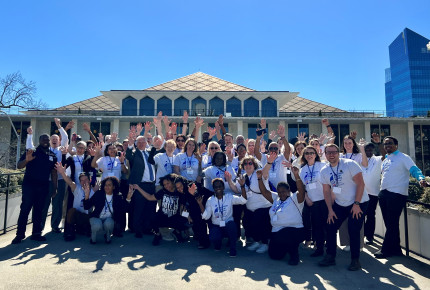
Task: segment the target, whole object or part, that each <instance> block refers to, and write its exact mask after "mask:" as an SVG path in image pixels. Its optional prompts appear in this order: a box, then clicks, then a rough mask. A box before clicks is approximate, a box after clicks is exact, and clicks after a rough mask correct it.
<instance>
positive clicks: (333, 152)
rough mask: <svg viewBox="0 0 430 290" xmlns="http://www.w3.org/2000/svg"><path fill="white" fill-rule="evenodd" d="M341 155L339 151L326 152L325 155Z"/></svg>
mask: <svg viewBox="0 0 430 290" xmlns="http://www.w3.org/2000/svg"><path fill="white" fill-rule="evenodd" d="M336 154H339V151H326V152H325V155H336Z"/></svg>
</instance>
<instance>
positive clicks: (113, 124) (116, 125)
mask: <svg viewBox="0 0 430 290" xmlns="http://www.w3.org/2000/svg"><path fill="white" fill-rule="evenodd" d="M110 131H111V132H117V133H119V119H115V120H113V121H112V122H111V123H110Z"/></svg>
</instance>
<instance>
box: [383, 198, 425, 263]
mask: <svg viewBox="0 0 430 290" xmlns="http://www.w3.org/2000/svg"><path fill="white" fill-rule="evenodd" d="M407 214H408V237H409V249H410V250H411V251H413V252H415V253H418V254H420V255H422V256H424V257H426V258H429V259H430V215H429V214H427V213H422V212H419V211H418V209H416V208H412V207H408V208H407ZM403 215H404V212H402V215H401V216H400V244H401V245H402V247H405V223H404V221H405V220H404V216H403ZM375 234H377V235H378V236H381V237H384V236H385V225H384V220H383V218H382V213H381V209H380V208H379V205H378V208H377V209H376V228H375Z"/></svg>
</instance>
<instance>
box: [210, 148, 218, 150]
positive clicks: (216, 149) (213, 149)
mask: <svg viewBox="0 0 430 290" xmlns="http://www.w3.org/2000/svg"><path fill="white" fill-rule="evenodd" d="M209 149H211V150H217V149H218V147H211V148H209Z"/></svg>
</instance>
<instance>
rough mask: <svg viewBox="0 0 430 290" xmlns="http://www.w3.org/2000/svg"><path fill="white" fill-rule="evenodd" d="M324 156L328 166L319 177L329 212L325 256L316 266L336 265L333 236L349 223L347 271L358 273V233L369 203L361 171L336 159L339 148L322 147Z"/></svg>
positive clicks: (352, 163)
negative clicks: (348, 263)
mask: <svg viewBox="0 0 430 290" xmlns="http://www.w3.org/2000/svg"><path fill="white" fill-rule="evenodd" d="M325 155H326V156H327V160H328V162H329V164H326V165H325V166H324V167H323V168H322V169H321V173H320V174H321V180H322V183H323V192H324V199H325V202H326V205H327V208H328V217H327V254H326V256H325V257H324V259H323V260H322V261H320V262H319V265H320V266H322V267H325V266H331V265H335V264H336V259H335V258H336V234H337V231H338V229H339V228H340V226H341V225H342V223H343V221H344V220H346V219H348V232H349V237H350V242H351V264H350V265H349V267H348V270H350V271H358V270H360V269H361V264H360V261H359V258H360V230H361V228H362V226H363V221H364V213H365V212H366V209H367V205H368V203H369V202H368V201H369V196H368V194H367V192H366V191H365V190H364V181H363V174H362V170H361V167H360V166H359V165H358V164H357V162H355V161H352V160H350V159H345V158H339V147H338V146H337V145H335V144H328V145H327V146H326V147H325ZM332 194H333V195H334V202H333V198H332Z"/></svg>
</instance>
